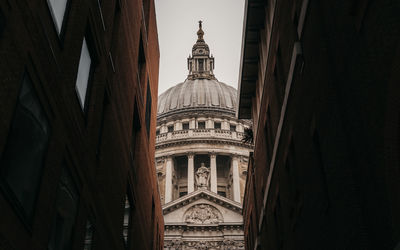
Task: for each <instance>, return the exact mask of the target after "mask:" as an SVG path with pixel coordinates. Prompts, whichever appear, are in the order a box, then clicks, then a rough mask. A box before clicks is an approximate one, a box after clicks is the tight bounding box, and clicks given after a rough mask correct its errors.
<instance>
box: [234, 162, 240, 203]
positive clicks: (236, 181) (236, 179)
mask: <svg viewBox="0 0 400 250" xmlns="http://www.w3.org/2000/svg"><path fill="white" fill-rule="evenodd" d="M232 179H233V180H232V182H233V183H232V187H233V200H234V201H236V202H239V203H240V181H239V159H238V156H237V155H233V156H232Z"/></svg>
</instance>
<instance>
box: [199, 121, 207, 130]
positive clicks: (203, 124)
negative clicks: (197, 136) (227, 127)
mask: <svg viewBox="0 0 400 250" xmlns="http://www.w3.org/2000/svg"><path fill="white" fill-rule="evenodd" d="M197 127H198V128H199V129H205V128H206V122H198V123H197Z"/></svg>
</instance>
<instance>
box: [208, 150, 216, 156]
mask: <svg viewBox="0 0 400 250" xmlns="http://www.w3.org/2000/svg"><path fill="white" fill-rule="evenodd" d="M208 154H209V155H210V157H211V158H215V157H217V153H216V152H214V151H211V152H208Z"/></svg>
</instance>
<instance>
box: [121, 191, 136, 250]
mask: <svg viewBox="0 0 400 250" xmlns="http://www.w3.org/2000/svg"><path fill="white" fill-rule="evenodd" d="M134 211H135V204H134V201H133V198H132V195H131V192H130V189H129V188H128V191H127V194H126V195H125V207H124V222H123V231H122V237H123V239H124V245H125V249H130V248H131V247H132V246H131V244H132V243H131V241H130V237H129V235H130V234H131V230H132V219H133V214H134Z"/></svg>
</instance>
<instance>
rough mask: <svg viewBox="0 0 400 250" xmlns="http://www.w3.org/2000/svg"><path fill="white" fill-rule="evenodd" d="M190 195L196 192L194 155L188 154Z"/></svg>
mask: <svg viewBox="0 0 400 250" xmlns="http://www.w3.org/2000/svg"><path fill="white" fill-rule="evenodd" d="M187 157H188V177H187V179H188V194H190V193H191V192H193V191H194V154H193V153H189V154H188V156H187Z"/></svg>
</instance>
